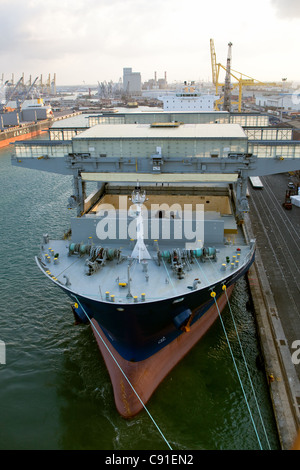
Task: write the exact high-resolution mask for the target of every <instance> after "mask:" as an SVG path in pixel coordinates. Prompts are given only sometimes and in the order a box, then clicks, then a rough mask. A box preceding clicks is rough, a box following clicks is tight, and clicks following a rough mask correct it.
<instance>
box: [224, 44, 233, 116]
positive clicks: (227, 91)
mask: <svg viewBox="0 0 300 470" xmlns="http://www.w3.org/2000/svg"><path fill="white" fill-rule="evenodd" d="M231 46H232V42H229V43H228V54H227V64H226V76H225V86H224V102H223V110H224V111H229V112H230V108H231V80H230V78H231V77H230V67H231Z"/></svg>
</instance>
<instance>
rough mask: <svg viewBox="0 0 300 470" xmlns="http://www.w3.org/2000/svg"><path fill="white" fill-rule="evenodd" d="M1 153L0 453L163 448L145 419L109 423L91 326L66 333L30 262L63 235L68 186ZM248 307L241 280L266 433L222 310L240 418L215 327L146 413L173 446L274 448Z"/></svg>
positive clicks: (246, 336) (65, 319) (238, 311)
mask: <svg viewBox="0 0 300 470" xmlns="http://www.w3.org/2000/svg"><path fill="white" fill-rule="evenodd" d="M11 151H12V150H11V149H10V148H6V149H3V150H0V203H1V204H0V210H1V220H0V234H1V239H0V240H1V244H0V286H1V305H0V340H2V341H4V343H5V345H6V363H5V364H0V404H1V416H0V449H1V450H4V449H7V450H12V449H26V450H27V449H28V450H30V449H78V450H80V449H103V450H140V449H143V450H167V449H168V447H167V445H166V442H164V440H163V439H162V437H161V435H160V434H159V432H158V430H157V429H156V427H155V426H154V424H153V423H152V421H151V420H150V418H149V416H148V415H147V413H146V412H145V411H143V412H142V413H141V414H139V415H138V416H137V417H135V418H133V419H131V420H129V421H127V420H124V419H123V418H121V417H120V416H119V414H118V413H117V411H116V409H115V406H114V401H113V396H112V388H111V384H110V380H109V377H108V373H107V371H106V368H105V365H104V363H103V361H102V358H101V355H100V353H99V351H98V348H97V345H96V341H95V339H94V336H93V334H92V331H91V329H90V327H89V326H83V325H81V326H75V325H74V319H73V315H72V312H71V308H70V301H69V299H68V298H67V297H66V296H65V295H64V294H63V293H62V292H61V291H60V290H57V289H56V288H55V286H54V285H52V284H49V282H48V281H47V280H46V278H45V277H44V276H43V275H42V274H41V273H40V271H39V269H38V268H37V266H36V264H35V261H34V256H35V255H36V254H38V249H39V244H40V240H41V237H42V234H43V233H46V232H48V233H49V235H50V236H51V237H60V236H61V235H62V234H63V232H64V230H66V229H67V228H68V227H69V216H70V212H69V211H68V209H67V201H68V197H69V195H70V194H71V192H72V190H71V184H72V181H71V179H70V178H69V177H62V176H55V175H52V174H47V173H43V172H35V171H30V170H26V169H22V168H16V167H13V166H11V164H10V155H11ZM248 300H249V297H248V290H247V283H246V281H245V279H241V280H240V282H239V283H238V284H237V285H236V287H235V290H234V293H233V296H232V300H231V309H232V311H233V313H234V315H235V319H236V323H237V325H238V330H239V334H240V338H241V340H242V343H243V347H244V352H245V355H246V359H247V364H248V368H249V371H250V374H251V378H252V381H253V385H254V388H255V392H256V397H257V401H258V404H259V409H260V412H261V415H262V418H263V424H264V427H265V430H266V432H264V430H263V427H262V425H261V423H260V418H259V413H258V410H257V407H256V404H255V401H254V399H253V396H250V395H251V393H250V392H251V389H250V385H249V382H247V380H248V377H247V374H246V371H245V366H244V364H243V358H242V354H241V353H240V351H239V349H238V347H239V345H238V341H237V338H236V334H235V330H234V327H233V324H232V321H231V319H230V311H229V309H228V308H227V309H226V310H225V311H224V312H223V318H224V319H225V324H226V330H227V334H228V337H229V340H230V344H231V346H232V349H233V351H234V355H235V358H236V359H235V360H236V364H237V366H238V368H239V370H240V374H241V379H242V382H243V384H244V387H245V391H246V395H247V396H249V406H250V410H251V411H250V412H249V410H248V407H247V405H246V402H245V397H244V394H243V391H242V388H241V385H240V382H239V379H238V376H237V373H236V370H235V367H234V363H233V360H232V357H231V355H230V351H229V348H228V344H227V341H226V338H225V335H224V332H223V329H222V325H221V322H220V321H219V320H218V321H217V322H216V323H215V325H214V326H213V327H212V328H211V330H210V331H209V332H208V334H207V335H206V336H205V337H204V338H203V340H201V341H200V342H199V343H198V345H196V347H194V349H193V350H192V351H191V353H190V354H189V355H188V356H187V357H186V358H185V359H184V360H183V361H182V362H181V363H180V364H179V365H178V366H177V367H176V368H175V369H174V370H173V371H172V372H171V373H170V374H169V376H168V377H167V378H166V379H165V381H164V382H163V383H162V384H161V385H160V387H159V388H158V390H157V391H156V392H155V394H154V395H153V397H152V399H151V400H150V402H149V403H148V405H147V408H148V410H149V412H150V413H151V415H152V417H153V419H154V420H155V421H156V423H157V425H158V426H159V428H160V429H161V431H162V432H163V434H164V436H165V437H166V439H167V441H168V442H169V443H170V446H171V447H172V448H173V449H174V450H181V449H184V450H197V449H198V450H201V449H211V450H221V449H235V450H242V449H245V450H246V449H250V450H257V449H260V448H263V449H269V448H271V449H278V448H279V444H278V438H277V431H276V426H275V422H274V417H273V412H272V407H271V404H270V398H269V393H268V385H267V384H266V381H265V375H264V372H263V371H262V370H261V369H259V368H257V365H256V364H257V361H256V359H257V357H258V355H259V349H258V345H257V337H256V329H255V321H254V317H253V313H252V312H251V310H248V309H247V301H248ZM253 421H254V423H255V425H253ZM266 436H267V438H266Z"/></svg>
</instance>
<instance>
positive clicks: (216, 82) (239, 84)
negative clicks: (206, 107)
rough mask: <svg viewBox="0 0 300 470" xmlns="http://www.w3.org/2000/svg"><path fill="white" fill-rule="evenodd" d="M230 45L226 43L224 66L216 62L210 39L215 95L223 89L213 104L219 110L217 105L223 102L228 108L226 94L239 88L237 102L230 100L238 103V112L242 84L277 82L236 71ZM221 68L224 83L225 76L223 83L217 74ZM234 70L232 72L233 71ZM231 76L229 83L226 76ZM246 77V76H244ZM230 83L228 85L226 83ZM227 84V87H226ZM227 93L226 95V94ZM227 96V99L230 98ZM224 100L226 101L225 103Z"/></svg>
mask: <svg viewBox="0 0 300 470" xmlns="http://www.w3.org/2000/svg"><path fill="white" fill-rule="evenodd" d="M231 46H232V43H229V44H228V56H227V65H226V67H225V66H224V65H222V64H220V63H217V58H216V52H215V46H214V40H213V39H210V53H211V66H212V80H213V84H214V85H215V87H216V95H219V89H220V88H221V89H224V95H223V96H221V97H220V98H219V99H218V100H217V101H216V104H215V110H216V111H219V105H220V104H221V103H224V105H223V109H225V108H224V106H225V107H227V108H228V96H229V97H230V98H231V92H232V90H234V89H236V88H238V90H239V99H238V101H237V102H234V101H232V102H231V103H235V104H238V111H239V113H240V112H241V110H242V96H243V87H244V86H276V85H277V83H271V82H270V83H264V82H261V81H259V80H256V79H255V78H252V77H250V76H249V75H246V74H244V73H241V72H238V71H237V70H233V69H232V68H231ZM221 69H223V70H225V72H226V78H227V84H226V78H225V83H220V82H219V76H220V70H221ZM233 72H234V73H233ZM236 74H239V75H240V76H239V77H238V76H237V75H236ZM229 76H230V77H233V78H234V79H235V80H236V82H235V83H232V84H231V83H230V80H229V79H228V77H229ZM245 77H246V78H245ZM228 84H230V85H228ZM226 85H227V89H226ZM226 93H227V95H226ZM230 98H229V99H230ZM225 101H226V103H225Z"/></svg>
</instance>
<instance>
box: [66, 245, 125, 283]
mask: <svg viewBox="0 0 300 470" xmlns="http://www.w3.org/2000/svg"><path fill="white" fill-rule="evenodd" d="M72 255H78V256H84V255H89V258H88V259H87V260H86V268H87V269H86V275H87V276H91V275H92V274H94V273H95V272H97V271H99V269H100V268H101V267H103V266H104V265H105V263H106V261H107V260H108V261H111V260H113V259H117V261H118V262H120V260H121V250H119V249H113V248H105V247H103V246H101V245H91V244H84V243H70V245H69V256H72Z"/></svg>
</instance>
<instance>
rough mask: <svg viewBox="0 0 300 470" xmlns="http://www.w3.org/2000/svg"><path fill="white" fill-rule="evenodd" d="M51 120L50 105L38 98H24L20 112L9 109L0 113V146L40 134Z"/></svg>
mask: <svg viewBox="0 0 300 470" xmlns="http://www.w3.org/2000/svg"><path fill="white" fill-rule="evenodd" d="M52 122H53V111H52V109H51V106H46V105H45V104H44V102H43V100H42V99H40V98H38V99H32V100H26V101H25V102H24V103H23V104H22V107H21V110H20V112H17V111H16V110H10V111H6V112H3V113H1V114H0V148H2V147H6V146H8V145H10V144H11V143H13V142H16V141H20V140H24V139H32V138H34V137H36V136H38V135H41V134H42V133H43V132H47V130H48V129H49V127H51V124H52Z"/></svg>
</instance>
